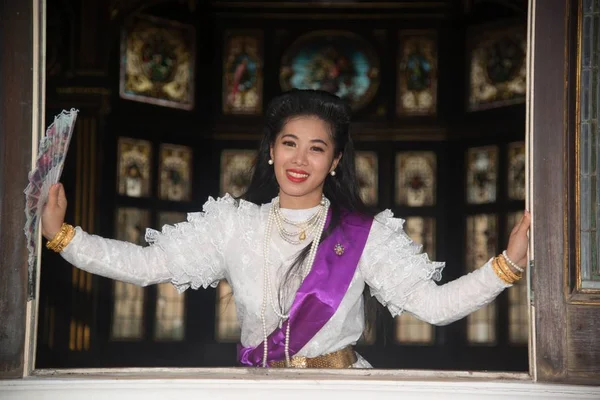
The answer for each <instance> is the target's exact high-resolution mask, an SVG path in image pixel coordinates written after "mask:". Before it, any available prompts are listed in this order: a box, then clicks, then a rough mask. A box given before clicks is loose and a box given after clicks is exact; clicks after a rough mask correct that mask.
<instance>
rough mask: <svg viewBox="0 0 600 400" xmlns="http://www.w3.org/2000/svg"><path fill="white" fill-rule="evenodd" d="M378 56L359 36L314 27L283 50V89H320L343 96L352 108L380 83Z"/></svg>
mask: <svg viewBox="0 0 600 400" xmlns="http://www.w3.org/2000/svg"><path fill="white" fill-rule="evenodd" d="M379 75H380V74H379V57H378V56H377V55H376V53H375V50H374V49H373V47H372V46H371V45H370V44H369V43H368V42H367V41H366V40H365V39H363V38H361V37H360V36H358V35H356V34H354V33H351V32H345V31H317V32H311V33H309V34H306V35H304V36H301V37H300V38H299V39H298V40H296V42H295V43H294V44H292V46H291V47H290V48H289V50H288V51H287V52H286V53H285V54H284V56H283V58H282V61H281V69H280V73H279V81H280V84H281V88H282V89H283V90H290V89H293V88H296V89H321V90H326V91H328V92H331V93H334V94H336V95H338V96H340V97H341V98H343V99H346V100H347V101H348V102H349V103H350V104H351V106H352V108H353V109H355V110H356V109H360V108H362V107H364V106H365V105H367V104H368V103H369V102H370V101H371V100H372V99H373V96H374V95H375V93H376V92H377V88H378V87H379V79H380V77H379Z"/></svg>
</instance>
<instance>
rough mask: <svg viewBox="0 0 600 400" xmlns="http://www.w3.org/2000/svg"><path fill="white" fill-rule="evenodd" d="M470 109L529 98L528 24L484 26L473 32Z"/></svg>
mask: <svg viewBox="0 0 600 400" xmlns="http://www.w3.org/2000/svg"><path fill="white" fill-rule="evenodd" d="M469 42H470V43H469V49H470V52H469V53H470V54H469V60H470V64H471V71H470V73H471V75H470V79H469V82H470V87H469V102H468V109H469V110H470V111H475V110H482V109H488V108H496V107H502V106H506V105H510V104H517V103H523V102H524V101H525V91H526V76H527V62H526V55H527V37H526V31H525V27H524V26H520V25H519V26H514V27H510V28H503V29H487V30H483V29H481V28H479V29H476V30H472V31H471V32H470V34H469Z"/></svg>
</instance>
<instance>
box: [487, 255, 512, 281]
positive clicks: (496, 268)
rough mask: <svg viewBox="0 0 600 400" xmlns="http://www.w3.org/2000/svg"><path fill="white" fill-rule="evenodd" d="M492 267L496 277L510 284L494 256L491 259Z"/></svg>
mask: <svg viewBox="0 0 600 400" xmlns="http://www.w3.org/2000/svg"><path fill="white" fill-rule="evenodd" d="M492 269H493V270H494V272H495V273H496V275H497V276H498V278H500V279H502V281H503V282H504V283H506V284H509V285H510V284H511V282H510V279H508V277H507V276H506V275H505V274H504V272H502V270H501V269H500V266H499V265H498V260H497V259H496V258H495V257H494V258H493V259H492Z"/></svg>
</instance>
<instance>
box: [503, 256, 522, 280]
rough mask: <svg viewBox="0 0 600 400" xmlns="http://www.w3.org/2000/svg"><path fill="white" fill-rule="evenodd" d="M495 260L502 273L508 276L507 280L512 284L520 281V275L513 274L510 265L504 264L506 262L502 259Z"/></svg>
mask: <svg viewBox="0 0 600 400" xmlns="http://www.w3.org/2000/svg"><path fill="white" fill-rule="evenodd" d="M497 260H498V264H499V265H500V268H502V271H504V273H505V274H506V276H508V278H509V279H510V280H511V281H513V283H514V282H518V281H520V280H521V277H522V275H521V274H517V273H515V272H514V271H513V270H512V269H511V268H510V265H508V263H507V262H506V260H505V259H504V257H502V256H498V257H497Z"/></svg>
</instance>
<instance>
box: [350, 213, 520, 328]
mask: <svg viewBox="0 0 600 400" xmlns="http://www.w3.org/2000/svg"><path fill="white" fill-rule="evenodd" d="M403 224H404V220H402V219H400V218H393V215H392V213H391V212H390V211H389V210H388V211H384V212H383V213H380V214H379V215H378V216H377V217H376V218H375V221H374V222H373V227H372V229H371V233H370V234H369V239H368V241H367V245H366V247H365V251H364V254H363V259H362V260H361V264H360V268H361V272H362V274H363V276H364V279H365V282H366V283H367V284H368V285H369V286H370V289H371V294H372V295H373V296H375V297H376V298H377V299H378V300H379V301H380V302H381V303H382V304H383V305H384V306H387V308H388V309H389V310H390V312H391V313H392V315H393V316H396V315H399V314H400V313H402V312H403V311H408V312H410V313H411V314H414V315H415V316H416V317H418V318H420V319H422V320H424V321H426V322H429V323H431V324H435V325H445V324H449V323H451V322H453V321H456V320H458V319H460V318H462V317H464V316H466V315H468V314H470V313H471V312H473V311H475V310H477V309H478V308H480V307H482V306H484V305H486V304H488V303H490V302H491V301H492V300H494V299H495V298H496V296H498V294H499V293H500V292H502V290H504V289H505V288H506V287H508V286H510V285H507V284H505V283H504V282H503V281H502V280H501V279H500V278H498V277H497V276H496V274H495V273H494V271H493V269H492V268H491V265H490V263H489V262H488V263H486V264H485V265H484V266H483V267H482V268H479V269H477V270H475V271H473V272H471V273H469V274H467V275H464V276H462V277H461V278H459V279H456V280H454V281H452V282H449V283H446V284H443V285H438V284H437V283H436V282H435V281H439V280H440V279H441V271H442V269H443V268H444V266H445V264H444V263H441V262H432V261H430V260H429V257H428V256H427V254H425V253H422V246H420V245H418V244H416V243H415V242H413V241H412V240H411V239H410V238H409V237H408V235H407V234H406V233H405V231H404V230H403Z"/></svg>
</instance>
